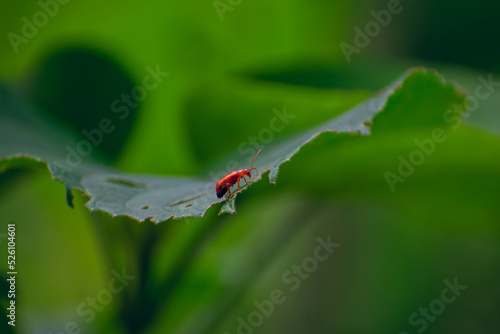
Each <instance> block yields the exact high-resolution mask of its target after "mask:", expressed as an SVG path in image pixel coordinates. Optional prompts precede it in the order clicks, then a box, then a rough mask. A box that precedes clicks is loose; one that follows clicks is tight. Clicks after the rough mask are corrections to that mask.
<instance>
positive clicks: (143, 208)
mask: <svg viewBox="0 0 500 334" xmlns="http://www.w3.org/2000/svg"><path fill="white" fill-rule="evenodd" d="M147 209H149V205H145V206H143V207H142V208H141V210H147Z"/></svg>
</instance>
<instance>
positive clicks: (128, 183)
mask: <svg viewBox="0 0 500 334" xmlns="http://www.w3.org/2000/svg"><path fill="white" fill-rule="evenodd" d="M106 181H108V182H109V183H116V184H121V185H123V186H129V187H134V188H147V187H148V185H147V184H146V183H136V182H132V181H128V180H124V179H107V180H106Z"/></svg>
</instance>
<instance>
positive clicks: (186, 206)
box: [184, 203, 193, 209]
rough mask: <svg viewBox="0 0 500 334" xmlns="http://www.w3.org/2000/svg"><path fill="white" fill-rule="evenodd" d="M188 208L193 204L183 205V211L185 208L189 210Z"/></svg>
mask: <svg viewBox="0 0 500 334" xmlns="http://www.w3.org/2000/svg"><path fill="white" fill-rule="evenodd" d="M190 206H193V203H189V204H187V205H185V206H184V209H185V208H189V207H190Z"/></svg>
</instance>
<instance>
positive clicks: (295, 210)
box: [0, 0, 500, 334]
mask: <svg viewBox="0 0 500 334" xmlns="http://www.w3.org/2000/svg"><path fill="white" fill-rule="evenodd" d="M390 3H393V1H363V0H359V1H344V0H336V1H325V0H314V1H304V0H292V1H262V0H253V1H249V0H241V1H236V0H234V1H232V2H230V1H226V0H221V1H216V2H213V1H211V0H210V1H147V2H132V1H122V2H120V3H111V2H110V3H103V2H102V1H93V0H88V1H84V2H82V1H78V0H70V1H67V2H66V3H64V4H63V3H59V2H56V1H50V0H47V1H44V0H41V1H40V2H37V1H13V0H3V1H2V2H1V4H0V18H1V19H0V36H1V38H0V77H1V80H2V82H3V84H5V85H8V86H10V87H11V88H12V89H14V90H16V91H17V92H19V93H20V94H22V96H23V97H24V98H25V99H26V101H28V102H29V103H32V104H33V105H35V106H36V107H37V108H38V109H39V110H40V112H41V113H43V114H44V115H45V117H47V118H49V119H51V120H52V122H54V124H58V126H60V127H61V128H69V129H72V130H73V131H74V132H75V133H81V131H82V130H83V129H91V128H95V127H96V126H97V124H98V123H99V120H100V119H102V118H103V117H114V118H113V119H114V120H115V121H117V122H119V123H117V124H119V126H117V128H116V131H114V132H113V133H112V134H110V135H109V136H106V138H105V140H104V141H103V143H102V144H101V145H99V147H98V148H97V149H96V152H94V153H93V158H95V159H97V160H100V161H101V162H103V163H106V164H110V165H112V166H114V167H116V168H118V169H120V170H123V171H126V172H133V173H143V174H157V175H176V176H190V175H206V173H207V172H208V171H209V170H210V168H209V167H208V166H210V165H211V164H212V163H214V162H216V161H218V160H220V159H221V158H222V157H224V156H226V155H228V154H230V153H231V152H235V151H236V150H237V147H238V145H239V144H240V143H241V142H242V140H245V138H247V137H248V136H250V135H255V133H256V129H257V130H258V129H260V128H262V127H263V126H266V124H267V123H266V122H269V119H270V117H272V110H273V108H278V109H281V108H282V107H283V106H285V105H286V106H287V108H288V110H289V111H290V112H291V113H296V114H297V115H301V117H302V118H300V119H296V120H291V122H290V126H289V127H287V128H286V129H285V130H284V131H283V132H282V133H280V134H279V135H277V137H279V136H281V135H283V136H285V135H286V134H290V133H294V132H295V131H299V130H300V129H303V128H304V127H306V126H310V125H312V124H310V123H311V122H312V121H311V120H315V119H317V118H318V117H317V114H318V113H322V115H328V113H329V112H331V114H332V115H335V114H338V113H339V112H341V111H343V110H347V109H349V108H350V107H352V106H354V105H356V104H358V103H360V102H362V101H363V100H364V99H366V98H367V97H369V96H370V95H371V94H373V93H374V92H375V91H377V90H378V89H381V88H382V87H384V86H385V85H387V84H388V83H390V82H391V81H393V80H395V79H396V78H397V77H398V76H399V75H401V74H402V73H403V72H404V71H405V70H406V69H408V68H410V67H414V66H419V65H423V66H426V67H429V68H435V69H437V70H438V71H439V72H440V73H442V74H444V76H445V77H446V78H447V79H449V80H452V81H456V82H457V83H458V84H459V85H461V86H462V87H464V88H465V89H466V90H469V91H470V92H471V91H472V92H473V91H474V88H475V87H476V86H477V85H478V79H477V78H478V76H483V77H484V78H487V77H488V76H489V75H492V77H493V78H494V79H495V78H499V79H500V76H498V75H497V74H496V73H497V72H498V71H499V70H500V68H499V65H500V44H499V43H498V42H497V39H498V36H499V35H500V24H499V23H498V18H497V16H498V13H499V12H500V3H498V2H496V1H492V0H478V1H474V2H465V1H458V2H457V1H449V0H443V1H439V2H435V1H427V0H426V1H424V0H419V1H409V0H408V1H401V3H400V6H401V8H403V9H402V11H401V12H400V13H399V14H397V15H392V16H391V21H390V23H389V24H388V25H387V26H386V27H383V28H382V29H381V31H380V33H378V34H377V35H376V36H375V37H373V38H371V39H370V42H369V44H368V45H367V46H366V47H364V48H361V50H360V52H359V53H356V54H353V55H352V59H351V61H350V62H348V61H347V60H346V58H345V57H344V54H343V53H342V51H341V48H340V44H341V43H343V42H345V43H349V44H354V42H353V41H354V38H355V36H356V31H355V30H354V28H355V27H360V28H361V29H364V27H365V25H366V24H367V23H368V22H370V21H373V16H372V14H371V11H376V12H378V11H380V10H383V9H387V7H388V5H389V4H390ZM44 8H45V9H44ZM41 11H45V12H47V13H49V14H48V15H46V17H47V20H46V22H45V23H44V24H40V26H39V27H35V29H34V31H33V29H32V31H30V30H29V28H25V33H28V35H30V36H31V37H29V38H27V37H23V38H24V39H23V40H22V42H20V43H19V44H16V46H13V44H12V43H11V39H12V36H13V35H9V34H10V33H15V34H17V35H18V36H22V34H23V26H24V25H25V24H26V21H24V19H25V18H26V20H28V21H30V22H33V20H34V19H38V20H42V21H43V15H42V16H40V14H37V13H39V12H41ZM37 15H38V16H37ZM34 16H35V17H38V18H34ZM42 21H40V22H42ZM42 23H43V22H42ZM26 29H27V30H26ZM9 36H11V37H9ZM157 66H159V68H160V69H161V70H162V71H165V72H168V73H169V76H168V77H166V78H165V79H164V80H163V82H161V84H159V85H158V87H157V88H155V89H153V90H151V91H148V93H147V96H146V98H145V99H144V100H143V101H141V102H140V103H139V104H138V105H137V106H133V107H131V108H130V110H129V112H130V114H129V115H128V116H127V117H126V118H125V119H123V120H118V118H117V115H116V114H114V113H113V112H112V111H111V109H110V104H111V102H112V101H114V100H115V99H117V98H118V97H120V96H121V94H123V93H128V92H130V91H131V90H132V88H133V87H135V86H136V85H140V84H141V83H142V80H143V78H144V76H145V75H146V74H147V73H148V70H147V68H148V67H149V68H156V67H157ZM499 101H500V94H498V92H496V91H495V92H494V93H493V94H492V96H491V98H489V99H488V100H486V101H484V102H482V103H481V105H480V107H479V108H478V109H477V110H476V111H475V112H474V113H472V114H471V116H470V117H469V118H468V119H467V120H466V125H465V126H463V127H461V128H460V129H458V130H456V131H452V132H451V133H450V139H449V140H448V141H447V142H446V143H445V144H443V145H442V146H441V147H439V149H438V150H437V151H436V153H435V154H433V155H432V156H431V157H429V158H428V159H427V161H426V162H425V164H423V165H422V166H421V167H419V168H418V169H417V171H416V172H415V173H414V174H413V175H412V176H411V177H410V178H408V179H407V180H406V181H405V182H404V183H402V184H399V185H398V186H397V190H396V191H395V192H391V191H390V189H389V187H388V186H387V183H386V181H385V179H384V176H383V173H384V171H385V170H391V169H392V170H394V169H395V168H397V166H398V156H399V155H406V156H407V155H408V154H409V153H410V152H411V151H412V150H414V149H415V146H414V145H413V144H412V142H413V140H414V139H417V138H425V137H426V136H427V137H428V136H429V133H430V131H431V130H432V128H425V127H413V128H412V127H409V128H394V129H393V131H389V132H388V133H387V134H386V135H385V136H381V137H379V138H377V139H375V138H374V139H371V138H363V139H362V140H356V141H353V142H352V143H348V144H346V145H345V146H343V147H341V148H337V147H335V148H333V147H329V146H328V145H327V144H325V145H323V146H321V145H320V144H318V146H317V147H315V148H311V149H310V150H309V151H307V152H305V153H303V154H299V155H298V156H297V157H296V158H295V159H293V160H292V161H291V162H289V163H287V164H285V165H284V166H283V168H282V170H281V171H280V176H279V177H278V183H277V184H276V185H270V184H268V183H267V181H266V179H265V178H264V180H263V181H261V182H259V183H257V184H256V185H254V186H253V187H252V188H251V189H250V190H249V191H246V192H244V193H243V194H241V195H240V196H239V197H238V199H237V210H238V213H237V215H223V216H217V212H218V209H219V208H220V206H218V207H214V208H212V209H210V210H209V211H208V213H207V214H206V216H205V217H204V218H203V219H183V220H175V221H166V222H163V223H160V224H158V225H154V224H152V223H148V222H145V223H141V224H139V223H137V222H135V221H133V220H131V219H127V218H124V217H121V218H114V219H112V218H111V217H109V216H108V215H106V214H104V213H99V212H93V213H90V212H89V211H88V210H87V209H86V208H85V207H84V203H85V202H86V200H87V199H86V198H85V197H84V196H82V195H81V193H79V192H77V191H75V192H74V195H75V199H74V200H75V208H74V209H71V208H70V207H68V206H67V205H66V201H65V196H64V193H65V189H64V185H62V184H60V183H59V182H56V181H52V180H51V177H50V174H49V172H48V171H47V170H46V168H44V167H43V166H41V167H40V168H26V167H25V168H23V167H19V168H16V169H11V170H8V171H5V172H4V173H2V174H0V224H1V226H2V227H1V228H2V230H0V248H1V249H2V254H5V260H1V261H0V268H2V275H3V274H4V273H5V272H6V254H7V253H6V250H5V248H6V239H5V235H4V234H3V233H6V231H7V227H6V225H7V223H10V222H15V223H16V225H17V267H18V272H19V275H18V281H17V289H18V294H17V296H16V299H17V325H16V327H15V328H12V327H11V326H7V325H6V322H7V321H5V320H2V321H1V324H0V329H1V330H2V332H5V333H221V334H223V333H231V334H232V333H401V332H407V333H421V332H425V333H498V330H499V329H500V320H499V314H500V289H499V287H498V282H499V281H500V233H499V232H500V228H499V226H498V223H499V214H500V209H499V198H500V197H499V195H500V191H499V185H500V184H499V179H500V177H499V170H498V167H499V165H500V155H499V154H500V145H499V140H498V136H499V134H500V116H499V113H498V102H499ZM422 108H425V106H422ZM318 110H319V111H318ZM308 114H311V116H310V118H308V116H307V115H308ZM314 115H316V116H314ZM315 117H316V118H315ZM328 236H330V238H331V240H332V241H333V242H335V243H338V244H340V246H339V247H338V248H336V249H335V252H334V253H333V254H331V256H330V257H328V259H327V260H325V261H324V262H319V263H318V266H317V268H316V269H314V270H313V272H311V273H310V274H309V275H308V276H307V275H304V276H303V277H302V276H300V275H299V274H293V275H292V276H294V277H301V278H300V279H299V283H300V286H299V287H298V288H297V289H296V290H293V291H292V290H291V289H290V286H291V284H290V283H287V282H286V281H284V280H283V279H282V277H283V275H288V274H287V272H288V271H289V270H291V269H292V268H293V266H294V265H301V264H302V263H303V261H304V260H305V259H306V258H308V257H310V256H313V254H314V250H315V248H316V247H317V245H318V241H317V238H322V239H324V240H326V239H327V238H328ZM123 270H124V272H126V274H127V275H129V276H133V277H134V278H130V280H129V281H127V280H125V281H124V282H126V283H123V284H124V285H123V289H119V291H118V290H117V292H116V293H112V294H109V293H106V292H102V291H103V290H110V288H109V284H110V281H111V280H112V279H113V278H114V277H116V273H117V272H119V273H122V271H123ZM306 276H307V277H306ZM290 277H291V276H290ZM2 278H4V277H3V276H2ZM455 280H457V281H458V283H459V284H460V285H465V286H467V288H466V289H465V290H463V291H460V292H459V293H460V295H458V296H456V299H455V300H454V301H453V302H451V303H445V304H443V305H444V309H439V307H438V306H439V302H435V300H436V299H437V300H440V299H442V293H443V290H444V289H445V288H446V287H447V283H446V282H450V283H451V284H453V282H454V281H455ZM3 281H4V282H5V280H4V279H3ZM276 289H278V290H281V291H283V292H284V295H285V299H286V300H285V301H284V302H283V303H282V304H279V305H277V304H275V305H274V306H273V310H272V312H271V311H269V312H270V314H269V316H264V317H262V319H263V320H262V321H260V322H259V321H257V320H258V319H259V317H258V316H257V317H256V318H255V319H257V320H255V321H257V322H259V325H258V326H250V327H249V325H241V323H242V320H241V319H243V322H246V323H247V324H248V322H249V321H252V320H249V316H251V314H252V312H256V311H258V310H259V308H258V307H257V306H256V305H255V301H257V304H259V305H260V304H262V303H263V301H264V300H269V299H270V298H271V295H272V292H273V291H275V290H276ZM109 296H111V297H110V298H109ZM1 298H2V299H1V302H2V306H3V309H4V310H5V307H4V306H5V305H6V302H7V299H6V294H5V293H2V296H1ZM94 303H95V304H94ZM264 304H265V303H264ZM82 305H83V306H82ZM92 305H94V306H92ZM429 307H431V308H432V309H434V310H436V307H438V312H435V313H432V311H430V312H431V313H430V315H429V316H428V317H426V316H423V315H421V314H420V312H421V308H429ZM89 310H93V311H89ZM92 312H93V313H92ZM260 312H262V311H260ZM415 312H417V313H418V315H417V316H416V317H414V318H413V322H412V321H411V320H410V318H411V317H412V315H413V314H414V313H415ZM82 313H83V314H82ZM91 314H93V316H91ZM422 319H425V320H422ZM424 324H425V326H424Z"/></svg>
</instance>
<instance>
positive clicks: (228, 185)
mask: <svg viewBox="0 0 500 334" xmlns="http://www.w3.org/2000/svg"><path fill="white" fill-rule="evenodd" d="M226 187H227V194H226V196H227V198H226V200H228V199H229V197H230V196H231V183H226Z"/></svg>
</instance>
